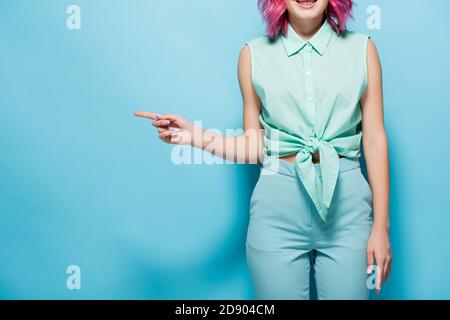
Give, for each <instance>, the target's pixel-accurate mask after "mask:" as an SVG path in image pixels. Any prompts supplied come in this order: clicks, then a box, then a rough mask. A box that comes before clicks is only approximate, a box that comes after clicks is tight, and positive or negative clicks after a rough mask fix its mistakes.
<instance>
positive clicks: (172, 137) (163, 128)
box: [134, 111, 195, 144]
mask: <svg viewBox="0 0 450 320" xmlns="http://www.w3.org/2000/svg"><path fill="white" fill-rule="evenodd" d="M134 115H135V116H137V117H142V118H148V119H150V120H152V125H153V126H154V127H156V129H157V131H158V137H159V138H160V139H161V140H162V141H164V142H166V143H170V144H192V143H193V136H194V129H195V126H194V124H193V123H192V122H191V121H189V120H186V119H185V118H183V117H182V116H180V115H177V114H164V115H160V114H157V113H155V112H143V111H138V112H134Z"/></svg>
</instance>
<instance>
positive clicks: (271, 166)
mask: <svg viewBox="0 0 450 320" xmlns="http://www.w3.org/2000/svg"><path fill="white" fill-rule="evenodd" d="M313 165H314V168H315V170H316V173H317V174H318V175H319V176H321V170H320V163H313ZM325 165H326V164H325ZM295 166H296V164H295V162H289V161H286V160H282V159H279V158H278V157H276V156H273V155H264V159H263V162H262V168H264V170H269V171H273V172H277V173H281V174H285V175H288V176H292V177H296V176H297V172H296V171H295ZM359 167H360V161H359V157H343V158H339V172H344V171H348V170H352V169H356V168H359Z"/></svg>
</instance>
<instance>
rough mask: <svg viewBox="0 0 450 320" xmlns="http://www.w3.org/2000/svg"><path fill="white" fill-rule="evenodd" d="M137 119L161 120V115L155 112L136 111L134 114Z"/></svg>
mask: <svg viewBox="0 0 450 320" xmlns="http://www.w3.org/2000/svg"><path fill="white" fill-rule="evenodd" d="M133 114H134V115H135V116H136V117H142V118H148V119H152V120H156V119H159V117H160V115H159V114H157V113H155V112H144V111H136V112H134V113H133Z"/></svg>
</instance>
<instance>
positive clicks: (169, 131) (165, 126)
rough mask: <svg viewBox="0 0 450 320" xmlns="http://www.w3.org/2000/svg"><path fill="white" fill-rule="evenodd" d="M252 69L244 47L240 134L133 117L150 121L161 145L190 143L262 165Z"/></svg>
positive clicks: (173, 118) (178, 120)
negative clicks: (220, 132) (241, 130)
mask: <svg viewBox="0 0 450 320" xmlns="http://www.w3.org/2000/svg"><path fill="white" fill-rule="evenodd" d="M251 68H252V66H251V57H250V50H249V48H248V46H247V45H245V46H244V47H243V48H242V50H241V52H240V54H239V61H238V79H239V87H240V90H241V95H242V100H243V118H244V134H243V135H236V136H234V135H230V136H225V135H221V134H217V133H215V132H212V131H207V130H204V129H202V128H200V127H198V126H195V125H194V124H193V123H192V122H191V121H188V120H186V119H185V118H183V117H181V116H180V115H176V114H165V115H157V114H156V113H153V112H135V115H136V116H140V117H145V118H150V119H152V120H153V121H152V125H153V126H155V127H156V128H157V129H158V136H159V137H160V138H161V140H163V141H164V142H167V143H172V144H191V145H192V146H193V147H195V148H199V149H202V150H204V151H207V152H209V153H212V154H214V155H216V156H218V157H221V158H223V159H226V160H229V161H233V162H237V163H258V162H261V159H262V157H263V144H264V141H263V134H264V129H263V127H262V126H261V124H260V122H259V114H260V112H261V100H260V98H259V97H258V95H257V94H256V91H255V89H254V87H253V82H252V71H251ZM167 121H169V122H167Z"/></svg>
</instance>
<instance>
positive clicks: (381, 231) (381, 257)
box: [367, 228, 392, 294]
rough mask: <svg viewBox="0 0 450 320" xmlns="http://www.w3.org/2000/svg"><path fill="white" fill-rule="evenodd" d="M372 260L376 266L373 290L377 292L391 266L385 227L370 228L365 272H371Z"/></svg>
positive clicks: (390, 253) (389, 247) (389, 248)
mask: <svg viewBox="0 0 450 320" xmlns="http://www.w3.org/2000/svg"><path fill="white" fill-rule="evenodd" d="M374 260H375V261H376V267H377V269H376V271H375V275H376V277H375V290H376V293H377V294H379V293H380V290H381V284H383V283H384V282H385V281H386V280H387V278H388V276H389V274H390V272H391V268H392V252H391V245H390V242H389V234H388V229H386V228H373V229H372V233H371V235H370V237H369V240H368V241H367V264H368V269H367V273H372V271H373V267H374Z"/></svg>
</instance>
